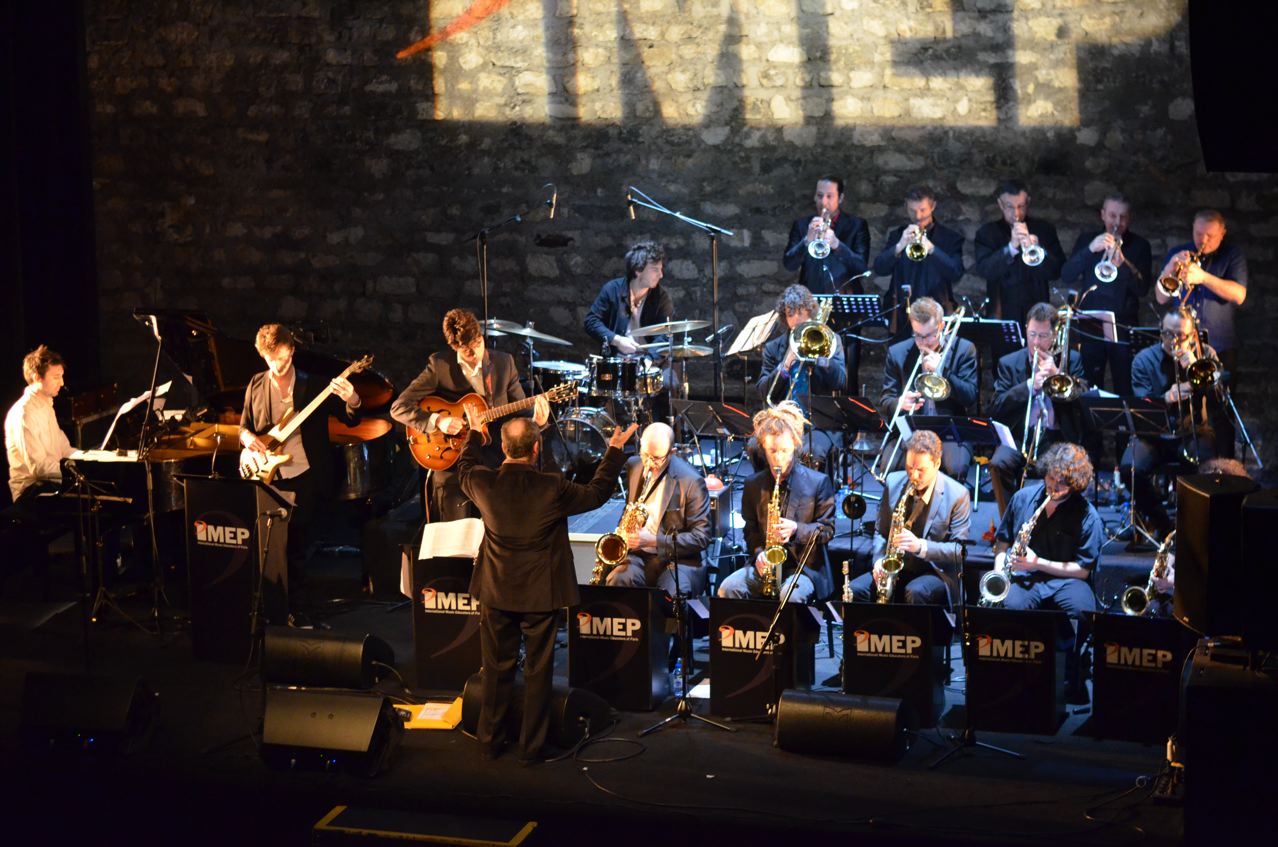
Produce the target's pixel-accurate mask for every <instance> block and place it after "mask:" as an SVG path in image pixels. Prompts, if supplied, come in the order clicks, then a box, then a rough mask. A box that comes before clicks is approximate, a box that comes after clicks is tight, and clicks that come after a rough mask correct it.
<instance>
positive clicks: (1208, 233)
mask: <svg viewBox="0 0 1278 847" xmlns="http://www.w3.org/2000/svg"><path fill="white" fill-rule="evenodd" d="M1227 236H1228V231H1227V230H1226V228H1225V216H1224V215H1222V214H1221V213H1220V212H1218V211H1216V210H1215V209H1203V210H1202V211H1200V212H1198V213H1197V214H1196V215H1194V228H1193V241H1191V242H1189V243H1188V244H1178V245H1176V246H1175V247H1172V249H1171V250H1169V251H1167V258H1166V260H1165V262H1164V264H1163V269H1162V271H1161V272H1160V273H1159V274H1158V280H1159V284H1158V285H1157V286H1155V288H1154V297H1155V298H1156V299H1157V300H1158V303H1159V305H1162V304H1165V303H1170V302H1173V301H1181V302H1183V304H1184V305H1186V306H1189V307H1190V308H1192V309H1193V310H1194V312H1195V313H1196V314H1197V315H1198V322H1199V325H1200V326H1201V328H1202V329H1205V330H1206V331H1207V339H1208V340H1209V341H1210V342H1211V345H1212V347H1214V348H1216V355H1217V356H1219V357H1220V362H1221V364H1223V365H1224V366H1225V370H1227V371H1229V372H1230V373H1231V374H1235V375H1237V373H1238V367H1237V365H1238V351H1237V347H1238V343H1237V338H1236V336H1235V334H1234V313H1235V312H1236V311H1237V309H1238V307H1239V306H1241V305H1242V304H1243V301H1244V300H1246V299H1247V257H1246V256H1245V255H1244V254H1243V250H1242V248H1241V247H1239V246H1238V245H1237V244H1236V243H1234V241H1233V240H1232V239H1229V238H1228V237H1227ZM1195 257H1196V259H1195ZM1164 282H1166V287H1165V286H1164ZM1177 282H1179V287H1177V286H1176V283H1177ZM1169 289H1170V290H1169ZM1234 387H1235V388H1237V379H1235V380H1234ZM1228 455H1230V456H1232V455H1233V450H1232V447H1231V449H1230V452H1229V454H1228Z"/></svg>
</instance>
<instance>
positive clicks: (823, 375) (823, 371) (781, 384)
mask: <svg viewBox="0 0 1278 847" xmlns="http://www.w3.org/2000/svg"><path fill="white" fill-rule="evenodd" d="M781 325H782V326H785V322H784V321H782V322H781ZM835 338H836V339H837V338H838V336H837V335H836V336H835ZM835 347H836V349H835V351H834V353H833V354H832V355H831V356H830V358H829V360H828V361H827V362H826V364H825V365H824V366H820V365H818V364H817V363H816V362H813V363H811V364H805V365H803V367H805V368H811V372H812V373H811V376H810V377H809V379H810V383H809V384H810V385H811V386H812V393H813V394H833V393H834V392H836V391H839V392H842V391H843V386H844V384H845V383H846V382H847V378H848V369H847V365H846V364H845V362H844V358H843V342H842V341H837V340H836V342H835ZM789 349H790V333H789V331H787V332H786V333H785V334H784V335H778V336H777V337H776V338H774V339H772V340H771V341H769V342H768V343H767V344H765V345H763V373H762V374H760V376H759V381H758V383H757V384H756V387H757V388H758V389H759V394H761V395H762V396H763V401H764V402H765V403H766V402H768V389H769V388H772V380H773V379H776V388H775V390H774V392H773V395H774V396H773V399H774V400H775V401H776V402H780V401H781V400H783V399H784V398H785V395H786V392H787V391H789V390H790V379H791V377H792V376H793V375H794V373H796V372H797V371H798V365H799V364H801V363H796V365H795V366H794V367H792V368H791V376H782V377H780V378H777V368H778V367H780V366H781V363H782V362H784V361H785V354H786V352H787V351H788V350H789ZM792 399H794V400H798V401H799V402H801V403H806V402H807V401H806V400H803V399H802V398H799V397H795V398H792Z"/></svg>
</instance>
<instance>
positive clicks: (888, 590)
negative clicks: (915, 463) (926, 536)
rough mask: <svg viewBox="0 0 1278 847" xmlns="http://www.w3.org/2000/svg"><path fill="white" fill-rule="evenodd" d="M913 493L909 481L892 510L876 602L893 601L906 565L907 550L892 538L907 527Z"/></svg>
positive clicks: (881, 563) (880, 567) (876, 585)
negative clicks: (906, 516)
mask: <svg viewBox="0 0 1278 847" xmlns="http://www.w3.org/2000/svg"><path fill="white" fill-rule="evenodd" d="M913 493H914V486H912V485H910V484H909V483H908V482H907V483H906V486H905V489H904V490H903V491H902V492H901V497H900V499H899V500H897V501H896V508H894V509H893V510H892V523H891V525H890V526H889V527H888V535H887V552H886V553H884V555H883V559H882V560H881V561H880V562H879V570H881V571H883V578H882V579H881V580H877V581H876V582H875V584H874V602H876V603H889V602H891V600H892V592H893V591H895V590H896V578H897V577H898V576H899V575H900V573H901V569H902V568H904V567H905V551H904V550H902V549H901V548H900V547H896V546H894V545H893V544H892V539H894V538H896V537H897V536H898V535H899V534H900V533H901V530H903V529H905V507H906V504H907V503H908V502H909V500H910V495H911V494H913Z"/></svg>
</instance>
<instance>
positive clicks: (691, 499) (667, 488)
mask: <svg viewBox="0 0 1278 847" xmlns="http://www.w3.org/2000/svg"><path fill="white" fill-rule="evenodd" d="M673 450H674V430H672V429H671V428H670V427H669V426H668V425H666V424H664V423H654V424H650V425H649V426H648V427H647V428H646V429H645V430H644V431H643V435H642V437H641V438H640V439H639V455H638V456H632V457H631V458H630V460H629V461H628V462H627V463H626V468H625V471H624V481H625V486H626V502H628V503H634V502H638V503H642V504H643V505H644V508H645V509H646V511H647V514H648V521H647V523H645V524H644V525H643V527H642V528H641V529H640V530H639V531H638V532H636V533H633V534H628V535H627V536H626V544H627V546H628V547H629V548H630V561H629V562H628V563H626V564H622V565H618V566H617V567H615V568H613V569H612V570H611V571H609V572H608V577H607V582H608V585H618V586H625V587H641V586H656V587H657V588H660V589H661V590H662V591H664V592H666V593H667V594H669V595H671V596H673V595H674V594H675V582H674V581H675V575H674V574H673V573H671V571H670V569H669V567H668V565H669V564H670V562H671V560H672V559H673V560H674V561H675V562H676V563H677V564H678V573H679V586H678V587H679V590H680V591H681V592H682V593H683V594H685V595H688V596H692V597H699V596H701V595H702V594H704V593H705V590H706V565H705V561H704V560H703V559H702V552H703V551H704V550H705V549H706V547H708V546H710V495H709V493H708V492H707V491H706V481H705V479H703V478H702V476H701V474H699V473H698V472H697V469H696V468H694V467H693V466H692V465H690V464H688V463H687V462H686V461H684V460H683V459H682V458H681V457H679V456H676V455H674V452H673Z"/></svg>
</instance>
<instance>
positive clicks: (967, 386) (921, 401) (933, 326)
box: [879, 297, 977, 483]
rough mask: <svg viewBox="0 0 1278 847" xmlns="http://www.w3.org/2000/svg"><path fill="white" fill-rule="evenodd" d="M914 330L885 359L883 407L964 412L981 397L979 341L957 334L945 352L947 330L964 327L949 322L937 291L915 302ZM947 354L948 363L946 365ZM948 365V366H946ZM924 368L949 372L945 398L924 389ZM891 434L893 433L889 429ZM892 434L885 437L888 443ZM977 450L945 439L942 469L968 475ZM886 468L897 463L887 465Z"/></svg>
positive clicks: (883, 410)
mask: <svg viewBox="0 0 1278 847" xmlns="http://www.w3.org/2000/svg"><path fill="white" fill-rule="evenodd" d="M909 319H910V329H911V331H912V336H911V337H910V338H907V339H906V340H904V341H898V342H897V343H896V344H893V345H892V346H891V347H889V348H888V352H887V358H886V361H885V362H884V365H883V393H882V395H881V396H880V397H879V413H880V414H882V415H883V417H884V418H889V419H892V420H893V421H895V418H896V417H897V415H899V414H914V413H915V412H919V413H921V414H924V415H956V416H963V415H966V414H967V410H968V409H969V408H970V407H972V406H973V405H975V403H976V391H977V372H976V347H975V346H974V345H973V344H972V342H970V341H968V340H967V339H965V338H958V337H957V336H956V335H955V336H954V337H953V339H952V344H951V345H950V347H951V349H950V350H949V352H948V356H943V355H942V343H941V334H942V331H943V329H944V330H945V331H946V333H947V334H949V333H957V332H958V327H957V326H954V327H953V328H952V329H949V328H947V327H946V320H945V311H944V310H943V309H942V308H941V304H940V303H938V302H936V301H935V300H933V299H932V298H931V297H922V298H919V299H918V300H915V301H914V302H913V303H911V304H910V309H909ZM942 359H944V360H945V361H944V365H942ZM942 371H943V372H942ZM918 374H933V375H936V376H943V377H944V378H945V380H946V381H947V382H948V385H949V394H948V396H946V397H945V398H944V399H939V400H933V399H929V398H927V397H925V396H924V395H923V393H922V392H921V391H920V390H919V385H918V381H919V380H918ZM889 436H890V433H889ZM886 442H887V438H885V439H884V443H885V446H886ZM971 463H972V451H971V450H970V449H969V448H968V447H967V446H966V445H964V444H956V443H952V442H946V443H943V444H942V445H941V469H942V470H944V471H945V474H946V476H949V477H950V478H952V479H956V480H958V481H959V482H960V483H962V482H965V481H966V480H967V472H968V468H969V467H970V466H971ZM883 470H884V473H886V472H887V471H891V470H893V468H890V467H888V468H884V469H883Z"/></svg>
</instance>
